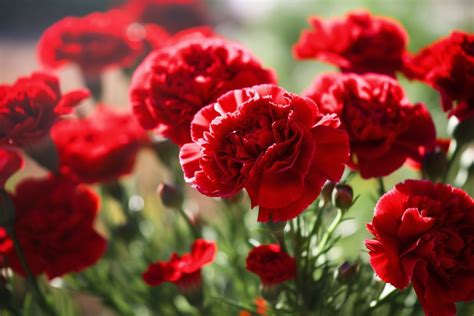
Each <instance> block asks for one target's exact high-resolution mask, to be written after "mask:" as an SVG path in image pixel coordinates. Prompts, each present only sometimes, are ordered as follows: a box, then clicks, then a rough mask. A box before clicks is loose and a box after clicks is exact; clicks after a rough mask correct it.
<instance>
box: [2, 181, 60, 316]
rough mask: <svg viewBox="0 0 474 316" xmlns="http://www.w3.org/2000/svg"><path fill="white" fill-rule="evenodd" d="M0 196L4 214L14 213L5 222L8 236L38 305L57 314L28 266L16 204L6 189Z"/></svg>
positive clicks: (50, 313) (49, 313)
mask: <svg viewBox="0 0 474 316" xmlns="http://www.w3.org/2000/svg"><path fill="white" fill-rule="evenodd" d="M0 198H1V202H2V203H1V205H2V214H3V215H6V214H10V215H12V216H11V218H10V219H9V220H8V221H7V222H6V224H5V229H6V231H7V234H8V236H9V237H10V239H11V240H12V242H13V245H14V247H15V251H16V254H17V256H18V259H19V261H20V264H21V267H22V268H23V271H24V272H25V274H26V279H27V281H28V284H29V285H30V287H31V288H32V290H33V293H34V295H35V298H36V300H37V302H38V305H39V306H40V307H41V308H42V309H43V310H44V311H45V312H47V313H48V315H57V313H56V311H55V310H54V309H53V308H52V306H51V305H50V304H49V302H48V300H47V299H46V297H45V296H44V294H43V292H42V291H41V288H40V287H39V285H38V280H37V279H36V277H35V276H34V275H33V273H32V272H31V270H30V267H29V266H28V263H27V260H26V257H25V254H24V253H23V250H22V249H21V246H20V243H19V241H18V239H17V238H16V233H15V229H14V227H13V226H14V222H15V220H14V214H15V210H14V206H13V202H12V200H11V199H10V196H9V195H8V193H7V192H6V191H5V190H4V189H1V190H0Z"/></svg>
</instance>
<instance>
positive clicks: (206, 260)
mask: <svg viewBox="0 0 474 316" xmlns="http://www.w3.org/2000/svg"><path fill="white" fill-rule="evenodd" d="M216 250H217V246H216V244H215V243H214V242H213V241H207V240H204V239H197V240H195V241H194V243H193V245H192V246H191V253H186V254H184V255H182V256H179V255H177V254H176V253H173V254H172V255H171V258H170V260H169V261H158V262H155V263H152V264H150V266H149V267H148V269H147V270H146V271H145V272H144V273H143V280H144V281H145V282H146V283H147V284H148V285H151V286H157V285H160V284H161V283H163V282H172V283H175V284H176V285H177V286H178V287H179V288H180V289H181V290H183V291H192V290H194V289H196V288H198V287H199V286H200V285H201V268H202V267H204V266H206V265H208V264H210V263H211V262H213V261H214V256H215V254H216Z"/></svg>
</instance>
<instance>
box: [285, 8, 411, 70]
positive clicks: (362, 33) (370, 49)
mask: <svg viewBox="0 0 474 316" xmlns="http://www.w3.org/2000/svg"><path fill="white" fill-rule="evenodd" d="M309 22H310V24H311V26H312V30H306V31H303V33H302V34H301V37H300V39H299V41H298V43H297V44H296V45H295V47H294V52H295V55H296V57H298V58H300V59H310V58H311V59H318V60H321V61H324V62H327V63H330V64H333V65H335V66H337V67H339V68H341V70H342V71H344V72H355V73H367V72H375V73H381V74H387V75H391V76H393V75H394V73H395V71H397V70H401V69H402V67H403V64H404V60H405V58H406V57H405V55H406V51H405V50H406V45H407V42H408V36H407V34H406V32H405V30H404V29H403V27H402V26H400V25H399V24H398V23H397V22H396V21H394V20H391V19H388V18H383V17H377V16H372V15H371V14H370V13H368V12H352V13H349V14H348V15H347V16H346V17H343V18H333V19H326V20H325V19H322V18H319V17H312V18H310V20H309Z"/></svg>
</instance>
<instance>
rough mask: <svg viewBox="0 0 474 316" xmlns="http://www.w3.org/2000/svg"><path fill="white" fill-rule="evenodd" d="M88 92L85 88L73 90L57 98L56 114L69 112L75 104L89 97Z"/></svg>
mask: <svg viewBox="0 0 474 316" xmlns="http://www.w3.org/2000/svg"><path fill="white" fill-rule="evenodd" d="M90 95H91V94H90V92H89V90H87V89H79V90H74V91H71V92H69V93H66V94H65V95H63V96H62V98H61V100H59V103H58V105H57V106H56V108H55V112H56V113H57V114H69V113H71V112H72V110H73V108H74V107H75V106H77V105H78V104H79V103H80V102H81V101H83V100H84V99H87V98H88V97H90Z"/></svg>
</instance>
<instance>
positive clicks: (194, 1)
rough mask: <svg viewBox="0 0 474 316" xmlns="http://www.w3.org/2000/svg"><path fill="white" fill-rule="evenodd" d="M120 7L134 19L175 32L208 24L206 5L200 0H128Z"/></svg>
mask: <svg viewBox="0 0 474 316" xmlns="http://www.w3.org/2000/svg"><path fill="white" fill-rule="evenodd" d="M119 9H120V10H121V11H122V12H123V13H124V14H127V15H128V16H129V18H130V20H132V21H135V22H138V23H143V24H148V23H158V24H160V25H162V26H164V27H165V28H166V30H168V31H170V32H173V33H174V32H177V31H180V30H183V29H187V28H190V27H194V26H199V25H204V24H207V23H206V20H207V18H206V7H205V4H204V2H203V1H200V0H128V1H127V2H126V3H125V4H124V5H122V6H120V7H119Z"/></svg>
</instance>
